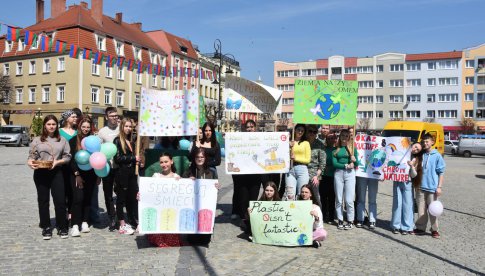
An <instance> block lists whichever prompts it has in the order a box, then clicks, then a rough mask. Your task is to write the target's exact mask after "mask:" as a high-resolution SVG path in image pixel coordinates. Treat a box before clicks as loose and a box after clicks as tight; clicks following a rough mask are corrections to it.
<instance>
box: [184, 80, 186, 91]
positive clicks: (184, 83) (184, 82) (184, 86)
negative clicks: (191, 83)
mask: <svg viewBox="0 0 485 276" xmlns="http://www.w3.org/2000/svg"><path fill="white" fill-rule="evenodd" d="M184 89H187V82H185V81H184Z"/></svg>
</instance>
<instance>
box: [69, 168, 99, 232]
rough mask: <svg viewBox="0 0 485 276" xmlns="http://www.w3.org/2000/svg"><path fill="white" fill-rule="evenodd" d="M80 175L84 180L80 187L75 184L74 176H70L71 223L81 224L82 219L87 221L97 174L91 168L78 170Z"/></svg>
mask: <svg viewBox="0 0 485 276" xmlns="http://www.w3.org/2000/svg"><path fill="white" fill-rule="evenodd" d="M80 176H81V178H82V179H83V180H84V185H83V187H82V188H79V187H77V186H76V177H75V176H72V177H71V185H72V209H71V210H72V217H71V221H72V225H76V224H77V225H79V226H80V225H81V223H82V222H84V221H86V222H87V221H89V213H90V210H91V200H92V198H93V191H94V187H95V186H96V180H97V178H98V177H97V176H96V174H95V173H94V171H93V170H90V171H80Z"/></svg>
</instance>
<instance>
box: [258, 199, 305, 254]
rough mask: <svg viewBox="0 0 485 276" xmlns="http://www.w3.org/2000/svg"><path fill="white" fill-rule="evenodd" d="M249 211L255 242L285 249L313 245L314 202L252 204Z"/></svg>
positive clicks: (264, 202)
mask: <svg viewBox="0 0 485 276" xmlns="http://www.w3.org/2000/svg"><path fill="white" fill-rule="evenodd" d="M249 208H251V212H250V213H249V217H250V220H251V231H252V233H253V242H254V243H260V244H271V245H281V246H302V245H311V244H312V242H313V240H312V239H313V217H312V216H311V215H310V211H311V210H312V201H311V200H299V201H251V202H250V203H249Z"/></svg>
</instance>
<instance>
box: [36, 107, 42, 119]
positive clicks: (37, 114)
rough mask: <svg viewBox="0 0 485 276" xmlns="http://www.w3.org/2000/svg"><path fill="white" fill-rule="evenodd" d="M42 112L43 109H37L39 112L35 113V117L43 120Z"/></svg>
mask: <svg viewBox="0 0 485 276" xmlns="http://www.w3.org/2000/svg"><path fill="white" fill-rule="evenodd" d="M41 110H42V108H40V107H38V108H37V112H35V117H36V118H41V117H42V112H41Z"/></svg>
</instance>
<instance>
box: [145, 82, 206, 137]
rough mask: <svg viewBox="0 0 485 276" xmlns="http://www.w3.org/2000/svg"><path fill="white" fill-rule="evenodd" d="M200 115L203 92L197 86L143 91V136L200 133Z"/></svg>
mask: <svg viewBox="0 0 485 276" xmlns="http://www.w3.org/2000/svg"><path fill="white" fill-rule="evenodd" d="M198 116H199V93H198V92H197V90H195V89H191V90H173V91H162V90H154V89H146V88H142V90H141V101H140V129H139V131H140V134H141V135H142V136H189V135H196V134H197V128H198V120H197V117H198Z"/></svg>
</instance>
